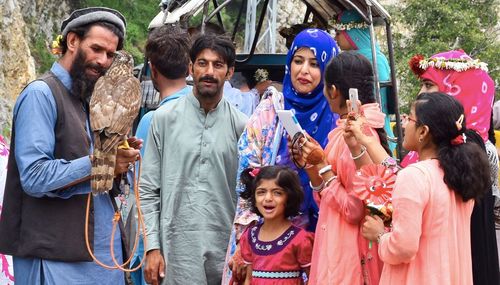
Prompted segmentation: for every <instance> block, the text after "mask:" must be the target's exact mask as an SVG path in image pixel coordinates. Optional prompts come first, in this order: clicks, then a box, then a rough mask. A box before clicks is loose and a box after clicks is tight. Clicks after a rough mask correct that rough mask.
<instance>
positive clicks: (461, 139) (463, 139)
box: [451, 133, 467, 145]
mask: <svg viewBox="0 0 500 285" xmlns="http://www.w3.org/2000/svg"><path fill="white" fill-rule="evenodd" d="M466 142H467V136H466V135H465V133H462V134H461V135H458V136H457V137H456V138H454V139H452V140H451V145H461V144H463V143H466Z"/></svg>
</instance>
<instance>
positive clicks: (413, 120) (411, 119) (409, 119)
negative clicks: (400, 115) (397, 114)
mask: <svg viewBox="0 0 500 285" xmlns="http://www.w3.org/2000/svg"><path fill="white" fill-rule="evenodd" d="M406 119H408V121H412V122H414V123H415V124H417V123H418V122H417V120H415V119H413V118H412V117H410V116H408V117H406Z"/></svg>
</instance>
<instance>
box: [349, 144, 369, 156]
mask: <svg viewBox="0 0 500 285" xmlns="http://www.w3.org/2000/svg"><path fill="white" fill-rule="evenodd" d="M365 153H366V146H364V145H362V146H361V153H360V154H358V155H356V156H352V153H351V158H352V159H353V160H357V159H360V158H361V157H362V156H363V155H364V154H365Z"/></svg>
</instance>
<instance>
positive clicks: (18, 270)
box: [13, 62, 125, 285]
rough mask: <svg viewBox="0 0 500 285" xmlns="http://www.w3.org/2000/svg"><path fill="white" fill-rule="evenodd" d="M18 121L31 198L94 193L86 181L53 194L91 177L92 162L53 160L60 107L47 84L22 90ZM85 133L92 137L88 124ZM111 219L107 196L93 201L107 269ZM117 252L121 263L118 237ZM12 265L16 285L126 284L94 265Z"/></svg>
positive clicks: (97, 248) (56, 68) (66, 78)
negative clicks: (58, 108) (57, 105)
mask: <svg viewBox="0 0 500 285" xmlns="http://www.w3.org/2000/svg"><path fill="white" fill-rule="evenodd" d="M51 71H52V72H53V73H54V74H55V75H56V76H57V78H59V80H61V82H62V83H63V84H64V86H65V87H66V88H68V90H70V89H71V77H70V75H69V73H68V72H67V71H66V70H65V69H64V68H63V67H62V66H61V65H60V64H58V63H57V62H56V63H54V64H53V65H52V68H51ZM14 118H15V129H16V137H15V145H16V148H15V157H16V161H17V165H18V168H19V174H20V177H21V184H22V186H23V189H24V191H25V192H26V193H27V194H28V195H31V196H33V197H44V196H47V197H59V198H63V199H64V198H69V197H71V196H73V195H82V194H87V193H89V192H90V181H88V180H87V181H85V182H82V183H79V184H77V185H75V186H74V187H70V188H66V189H63V190H58V191H55V189H59V188H61V187H63V186H65V185H68V184H69V183H71V182H73V181H75V180H78V179H81V178H84V177H86V176H88V175H90V171H91V163H90V159H89V157H88V156H84V157H81V158H78V159H74V160H64V159H55V158H54V148H55V134H54V128H55V125H56V120H57V107H56V102H55V100H54V97H53V96H52V92H51V90H50V88H49V87H48V85H47V84H46V83H45V82H42V81H35V82H32V83H30V84H29V85H28V86H27V87H26V88H25V89H24V90H23V92H22V93H21V94H20V95H19V98H18V99H17V102H16V105H15V106H14ZM87 133H88V135H89V137H90V132H89V122H88V121H87ZM90 152H91V149H89V154H90ZM113 215H114V209H113V205H112V203H111V199H110V197H109V195H108V194H104V195H98V196H96V197H94V216H95V220H94V228H95V234H94V252H95V255H96V257H97V258H98V259H99V260H101V261H102V262H104V263H105V264H108V265H112V264H113V262H112V260H111V255H110V250H109V244H110V236H111V228H112V222H111V221H112V218H113ZM40 219H43V217H40ZM68 222H69V223H70V222H71V221H68ZM114 251H115V256H116V260H118V261H122V260H123V257H122V250H121V239H120V233H119V231H117V233H116V235H115V241H114ZM13 259H14V276H15V282H16V285H23V284H124V280H125V279H124V274H123V273H122V272H121V271H118V270H114V271H111V270H107V269H104V268H102V267H100V266H99V265H97V264H96V263H94V262H60V261H52V260H46V259H40V258H20V257H15V256H14V258H13Z"/></svg>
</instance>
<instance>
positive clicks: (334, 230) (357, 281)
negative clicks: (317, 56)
mask: <svg viewBox="0 0 500 285" xmlns="http://www.w3.org/2000/svg"><path fill="white" fill-rule="evenodd" d="M350 88H357V89H358V94H359V101H360V103H361V104H362V105H361V106H360V108H359V112H358V113H357V114H356V116H359V117H360V118H363V120H364V121H365V128H364V132H366V133H367V134H369V135H370V136H372V137H374V138H376V140H377V141H379V140H380V141H381V142H382V144H383V145H384V146H385V147H386V150H387V153H390V150H389V147H388V145H387V139H386V137H387V135H386V134H385V131H384V130H383V127H384V119H385V115H384V114H383V113H382V112H381V110H380V107H379V105H378V104H377V103H375V96H374V92H373V89H374V88H373V70H372V66H371V64H370V62H369V61H368V59H366V58H365V57H364V56H363V55H360V54H358V53H356V52H352V51H347V52H343V53H341V54H340V55H338V56H337V57H335V58H333V59H332V60H331V61H330V63H329V64H328V66H327V67H326V70H325V89H324V92H323V93H324V94H325V97H326V99H327V101H328V103H329V105H330V109H331V110H332V111H333V112H336V113H338V114H340V116H341V119H340V120H338V121H337V127H336V128H335V129H334V130H333V131H331V132H330V134H329V135H328V139H329V142H328V145H327V146H326V149H325V151H324V157H323V159H322V160H321V161H320V162H319V163H318V162H315V163H309V164H306V162H307V160H308V158H309V156H310V155H311V153H312V152H313V150H321V151H322V149H321V147H320V145H319V144H318V143H317V142H316V141H315V140H314V139H313V138H311V137H309V138H308V140H307V141H305V140H302V141H300V143H296V144H294V146H293V147H292V150H293V153H294V154H299V155H295V156H294V157H295V159H296V160H297V161H298V162H299V164H306V166H305V170H306V172H307V174H308V176H309V178H310V181H311V186H312V188H313V190H314V191H315V198H316V202H317V203H318V205H319V219H318V224H317V227H316V232H315V238H314V239H315V240H314V248H313V255H312V263H311V274H310V275H311V276H310V284H314V285H323V284H335V285H337V284H338V285H342V284H346V285H362V284H368V285H374V284H375V285H376V284H379V277H380V273H381V271H382V262H381V261H380V259H379V258H378V254H377V246H376V244H374V245H372V246H371V247H370V245H369V242H368V241H367V240H366V239H365V238H363V237H362V236H361V233H360V227H361V224H362V220H363V218H364V216H365V206H364V204H363V201H362V200H360V199H359V198H358V197H357V196H356V195H355V193H354V192H353V178H354V175H355V173H356V170H357V169H358V168H359V167H360V166H361V165H363V164H367V163H370V161H369V159H370V158H369V156H368V155H366V149H365V148H362V147H360V145H358V144H356V145H353V146H348V144H346V141H345V140H344V130H343V129H344V126H345V123H346V119H347V113H348V105H347V103H348V102H347V101H348V100H347V99H349V89H350Z"/></svg>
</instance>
